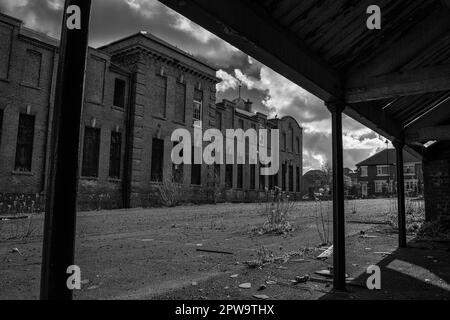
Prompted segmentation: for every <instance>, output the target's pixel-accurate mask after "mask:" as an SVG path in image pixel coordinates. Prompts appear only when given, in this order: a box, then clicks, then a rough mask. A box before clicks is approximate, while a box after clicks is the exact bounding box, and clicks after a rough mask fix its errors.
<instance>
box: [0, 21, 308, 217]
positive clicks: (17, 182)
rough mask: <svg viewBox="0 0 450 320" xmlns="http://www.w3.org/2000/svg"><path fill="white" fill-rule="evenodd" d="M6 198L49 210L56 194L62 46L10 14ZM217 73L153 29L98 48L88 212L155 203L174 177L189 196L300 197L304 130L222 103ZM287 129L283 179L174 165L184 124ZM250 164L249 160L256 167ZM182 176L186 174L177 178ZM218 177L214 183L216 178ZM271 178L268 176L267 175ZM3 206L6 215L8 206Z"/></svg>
mask: <svg viewBox="0 0 450 320" xmlns="http://www.w3.org/2000/svg"><path fill="white" fill-rule="evenodd" d="M0 43H1V46H0V195H1V197H2V199H0V202H1V203H2V205H3V204H5V203H8V202H9V203H11V202H14V201H15V202H17V201H18V200H21V199H23V198H24V197H25V198H26V199H28V201H25V202H27V203H26V204H25V206H31V204H30V203H33V206H34V205H36V206H37V204H38V203H39V204H40V205H42V204H43V203H44V201H43V199H45V193H46V189H47V177H48V174H49V172H48V168H49V159H50V154H49V150H50V146H49V144H50V141H51V136H52V131H51V126H50V125H49V124H50V123H51V122H52V117H53V104H54V92H55V81H56V69H57V63H58V45H59V41H58V40H56V39H52V38H50V37H48V36H46V35H44V34H42V33H38V32H35V31H33V30H30V29H28V28H26V27H24V26H23V25H22V22H21V21H20V20H17V19H15V18H12V17H9V16H6V15H3V14H0ZM218 82H219V79H218V78H216V69H215V68H214V67H212V66H210V65H209V64H207V63H206V62H204V61H202V60H200V59H198V58H196V57H193V56H191V55H189V54H187V53H185V52H183V51H181V50H180V49H178V48H176V47H174V46H172V45H170V44H168V43H166V42H164V41H162V40H160V39H158V38H156V37H154V36H153V35H151V34H149V33H146V32H139V33H137V34H134V35H131V36H129V37H126V38H123V39H120V40H118V41H115V42H113V43H110V44H108V45H106V46H103V47H101V48H98V49H93V48H89V52H88V62H87V68H86V85H85V103H84V107H83V108H84V109H83V116H82V128H81V146H80V157H79V158H80V163H79V173H80V179H79V208H80V209H92V208H99V207H106V208H120V207H137V206H148V205H153V204H156V203H157V202H158V199H157V196H156V193H157V192H156V190H157V186H158V184H161V182H162V181H164V180H165V179H167V178H169V177H173V178H175V179H176V180H177V181H176V182H178V183H179V184H180V185H183V186H185V188H183V192H185V193H186V194H185V195H183V198H184V199H188V200H192V201H199V202H201V201H205V200H208V199H206V197H208V194H211V193H210V192H209V193H208V191H207V190H208V188H210V187H211V182H212V184H213V188H214V191H213V192H212V194H213V195H214V197H215V200H219V201H223V200H227V201H246V200H249V201H251V200H257V199H259V198H260V197H261V196H262V193H263V190H265V188H266V187H267V188H271V187H273V186H279V187H282V189H284V190H286V191H287V192H292V194H293V195H298V193H299V192H300V185H301V177H302V128H301V127H300V126H299V124H298V123H297V121H295V120H294V119H293V118H291V117H284V118H281V119H278V118H274V119H268V118H267V116H266V115H264V114H261V113H255V112H253V110H252V105H251V102H250V101H245V100H243V99H241V98H238V99H236V100H234V101H228V100H223V101H222V102H220V103H218V104H216V84H217V83H218ZM195 120H201V121H202V123H203V130H206V129H208V128H219V129H221V130H223V131H225V129H231V128H243V129H245V130H246V129H248V128H255V129H256V128H269V129H273V128H278V129H280V140H281V141H280V170H279V173H278V175H275V176H271V177H265V176H259V174H258V173H259V165H250V164H245V165H237V164H234V165H218V166H207V165H205V164H202V165H182V166H175V165H173V164H172V162H171V159H170V153H171V149H172V147H173V142H172V141H171V140H170V136H171V133H172V132H173V130H175V129H176V128H180V127H183V128H187V129H188V130H189V131H193V123H194V121H195ZM246 163H248V162H246ZM175 173H176V174H175ZM211 177H214V179H213V180H211V179H212V178H211ZM263 178H264V179H263ZM1 210H3V211H4V210H5V208H4V207H3V209H2V208H0V211H1Z"/></svg>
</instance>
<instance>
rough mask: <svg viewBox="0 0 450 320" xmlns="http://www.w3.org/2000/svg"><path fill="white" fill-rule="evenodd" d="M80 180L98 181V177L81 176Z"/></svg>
mask: <svg viewBox="0 0 450 320" xmlns="http://www.w3.org/2000/svg"><path fill="white" fill-rule="evenodd" d="M80 180H91V181H98V177H80Z"/></svg>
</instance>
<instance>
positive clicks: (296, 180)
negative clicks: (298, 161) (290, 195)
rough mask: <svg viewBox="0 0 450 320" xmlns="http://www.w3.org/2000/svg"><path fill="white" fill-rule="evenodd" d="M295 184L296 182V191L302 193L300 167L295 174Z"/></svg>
mask: <svg viewBox="0 0 450 320" xmlns="http://www.w3.org/2000/svg"><path fill="white" fill-rule="evenodd" d="M295 176H296V179H295V182H296V190H297V192H300V167H297V170H296V172H295Z"/></svg>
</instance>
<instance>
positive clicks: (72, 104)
mask: <svg viewBox="0 0 450 320" xmlns="http://www.w3.org/2000/svg"><path fill="white" fill-rule="evenodd" d="M90 11H91V0H66V2H65V7H64V18H63V21H62V32H61V44H60V53H59V64H58V77H57V79H58V80H57V86H56V92H55V110H54V118H53V123H52V132H53V134H52V143H51V156H50V176H49V188H48V190H47V201H46V208H45V222H44V243H43V250H42V267H41V293H40V297H41V299H45V300H47V299H48V300H70V299H72V290H70V289H69V288H68V287H67V284H66V281H67V278H68V276H69V275H68V274H67V273H66V272H67V268H68V267H69V266H71V265H73V264H74V251H75V228H76V201H77V184H78V150H79V135H80V123H81V115H82V106H83V91H84V74H85V68H86V56H87V45H88V35H89V20H90ZM78 18H79V19H78ZM76 19H78V20H76ZM77 21H79V22H80V23H79V24H77Z"/></svg>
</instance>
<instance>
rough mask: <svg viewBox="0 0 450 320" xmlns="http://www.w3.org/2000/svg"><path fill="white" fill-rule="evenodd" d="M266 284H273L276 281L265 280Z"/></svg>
mask: <svg viewBox="0 0 450 320" xmlns="http://www.w3.org/2000/svg"><path fill="white" fill-rule="evenodd" d="M266 284H267V285H274V284H277V282H276V281H273V280H267V281H266Z"/></svg>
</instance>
